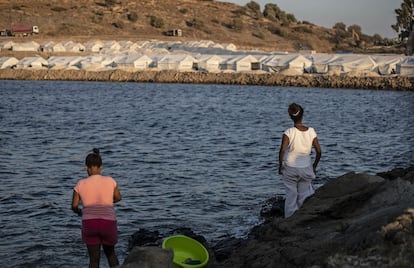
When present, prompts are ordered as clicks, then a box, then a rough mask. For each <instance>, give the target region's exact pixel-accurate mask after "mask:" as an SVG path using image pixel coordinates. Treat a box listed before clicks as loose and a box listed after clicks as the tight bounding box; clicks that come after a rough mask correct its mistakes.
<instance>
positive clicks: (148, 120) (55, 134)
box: [0, 81, 414, 268]
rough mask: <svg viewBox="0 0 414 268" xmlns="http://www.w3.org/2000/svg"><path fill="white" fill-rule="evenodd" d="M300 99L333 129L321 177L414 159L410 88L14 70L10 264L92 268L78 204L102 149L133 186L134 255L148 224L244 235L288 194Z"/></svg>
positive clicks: (211, 236)
mask: <svg viewBox="0 0 414 268" xmlns="http://www.w3.org/2000/svg"><path fill="white" fill-rule="evenodd" d="M291 102H298V103H300V104H302V105H303V107H304V108H305V123H306V124H308V125H310V126H313V127H314V128H315V129H316V131H317V133H318V136H319V140H320V143H321V146H322V150H323V156H322V160H321V162H320V168H319V173H318V178H317V180H316V181H315V183H316V185H317V186H320V185H322V184H323V183H325V182H327V181H328V180H330V179H333V178H335V177H337V176H339V175H343V174H344V173H347V172H351V171H355V172H368V173H370V174H375V173H377V172H382V171H387V170H390V169H392V168H394V167H407V166H409V165H412V164H413V163H414V149H413V147H414V146H413V145H414V138H413V136H414V135H413V129H414V120H412V118H414V107H413V105H414V94H413V93H409V92H388V91H368V90H367V91H364V90H339V89H316V88H281V87H254V86H223V85H220V86H218V85H182V84H141V83H95V82H32V81H30V82H29V81H0V125H1V129H0V182H1V188H0V234H1V238H2V239H1V241H0V259H1V260H2V267H61V268H63V267H87V263H88V257H87V253H86V250H85V246H84V245H83V244H82V242H81V235H80V219H79V218H78V217H76V216H75V214H73V213H72V212H71V210H70V202H71V197H72V189H73V187H74V185H75V184H76V182H77V181H78V180H79V179H81V178H83V177H85V176H86V173H85V171H84V169H83V164H84V158H85V156H86V154H87V153H89V151H90V150H91V149H92V148H93V147H98V148H100V149H101V152H102V157H103V161H104V166H105V169H104V172H103V173H104V174H105V175H111V176H112V177H114V178H115V179H116V180H117V181H118V184H119V187H120V190H121V192H122V194H123V200H122V201H121V202H120V203H119V204H117V205H116V210H117V215H118V221H119V233H120V239H119V244H118V246H117V251H118V255H119V258H120V260H121V261H122V260H123V259H124V258H125V257H126V255H127V253H128V252H127V247H128V238H129V236H130V235H132V234H133V232H135V231H137V230H138V229H140V228H147V229H150V230H154V231H155V230H158V231H160V232H161V233H166V232H168V231H171V230H172V229H174V228H177V227H189V228H192V229H193V230H194V231H195V232H197V233H199V234H201V235H204V236H205V237H206V238H207V239H208V240H209V241H211V242H214V241H217V240H219V239H220V238H221V237H223V236H227V235H232V236H243V235H244V234H245V233H246V231H248V230H249V228H251V227H252V226H253V225H255V224H257V223H258V222H259V218H258V213H259V210H260V207H261V205H262V203H263V201H264V200H266V199H267V198H270V197H272V196H274V195H275V194H282V193H283V192H284V189H283V185H282V183H281V177H280V176H279V175H278V174H277V153H278V149H279V144H280V141H281V136H282V133H283V131H284V130H285V129H286V128H287V127H290V126H291V125H292V123H291V121H290V119H289V117H288V115H287V107H288V105H289V103H291ZM101 263H102V264H103V267H107V266H106V262H105V260H104V259H102V262H101Z"/></svg>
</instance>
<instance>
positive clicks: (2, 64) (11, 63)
mask: <svg viewBox="0 0 414 268" xmlns="http://www.w3.org/2000/svg"><path fill="white" fill-rule="evenodd" d="M18 62H19V60H18V59H16V58H15V57H1V58H0V69H11V68H14V67H15V66H16V65H17V63H18Z"/></svg>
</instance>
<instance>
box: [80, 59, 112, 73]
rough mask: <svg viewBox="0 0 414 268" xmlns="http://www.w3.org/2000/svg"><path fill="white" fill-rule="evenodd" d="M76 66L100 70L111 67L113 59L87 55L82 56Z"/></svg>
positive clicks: (88, 69) (83, 68) (89, 69)
mask: <svg viewBox="0 0 414 268" xmlns="http://www.w3.org/2000/svg"><path fill="white" fill-rule="evenodd" d="M76 66H77V67H79V68H80V69H82V70H87V71H102V70H106V69H108V68H112V67H113V66H114V61H113V58H112V57H104V56H87V57H83V58H82V60H80V61H79V62H78V63H77V64H76Z"/></svg>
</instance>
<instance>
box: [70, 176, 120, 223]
mask: <svg viewBox="0 0 414 268" xmlns="http://www.w3.org/2000/svg"><path fill="white" fill-rule="evenodd" d="M115 188H116V181H115V180H114V179H113V178H112V177H108V176H102V175H92V176H90V177H88V178H85V179H82V180H80V181H79V182H78V183H77V184H76V186H75V188H74V190H75V191H76V192H77V193H78V194H79V196H80V199H81V201H82V206H83V210H82V220H90V219H105V220H113V221H115V220H116V215H115V209H114V205H113V203H114V190H115Z"/></svg>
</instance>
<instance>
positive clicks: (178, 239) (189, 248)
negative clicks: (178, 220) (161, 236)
mask: <svg viewBox="0 0 414 268" xmlns="http://www.w3.org/2000/svg"><path fill="white" fill-rule="evenodd" d="M162 248H172V250H173V251H174V259H173V262H174V266H175V267H183V268H199V267H204V266H206V265H207V263H208V258H209V256H208V251H207V249H206V248H205V247H204V246H203V245H202V244H201V243H200V242H198V241H197V240H194V239H192V238H191V237H188V236H185V235H173V236H170V237H167V238H166V239H165V240H164V241H163V242H162Z"/></svg>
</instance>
